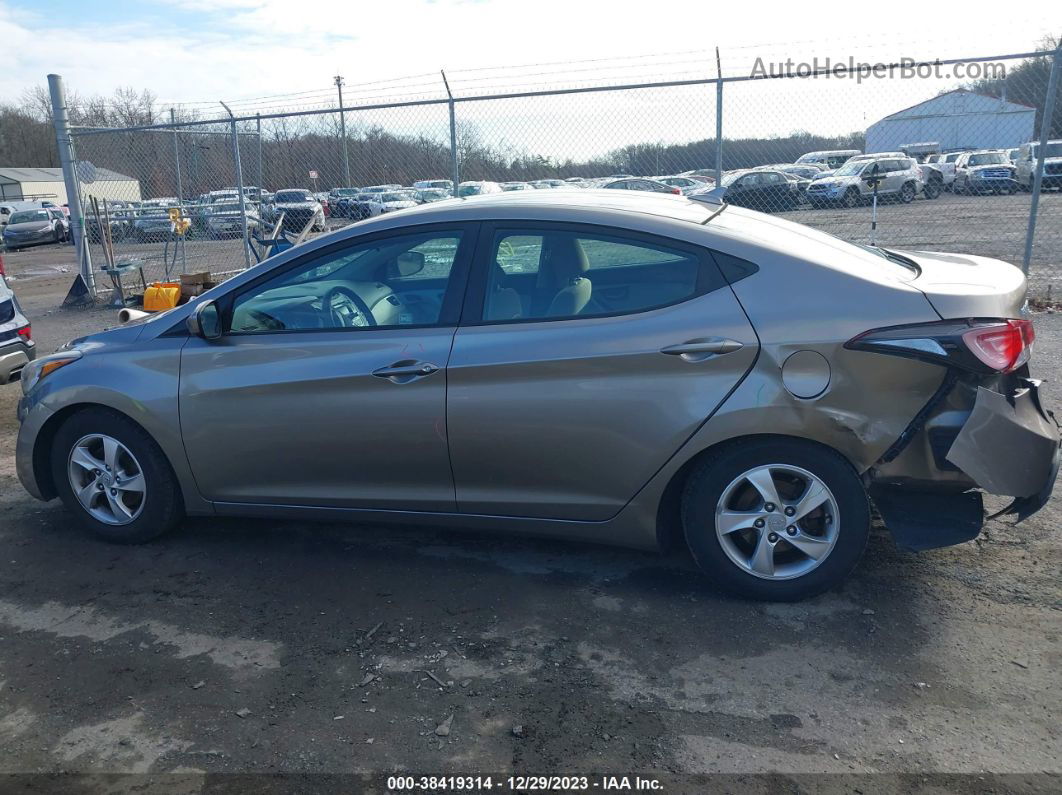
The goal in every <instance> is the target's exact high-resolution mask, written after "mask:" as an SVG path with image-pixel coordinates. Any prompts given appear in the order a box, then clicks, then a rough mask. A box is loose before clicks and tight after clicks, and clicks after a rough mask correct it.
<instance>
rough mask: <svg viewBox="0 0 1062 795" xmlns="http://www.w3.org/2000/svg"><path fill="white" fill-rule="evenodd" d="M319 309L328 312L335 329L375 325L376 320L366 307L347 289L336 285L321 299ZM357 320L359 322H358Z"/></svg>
mask: <svg viewBox="0 0 1062 795" xmlns="http://www.w3.org/2000/svg"><path fill="white" fill-rule="evenodd" d="M321 308H322V309H324V310H326V311H327V312H328V316H329V318H331V321H332V325H333V326H334V327H337V328H355V327H358V326H375V325H376V318H374V317H373V316H372V312H371V311H370V310H369V307H368V305H367V304H366V303H365V301H364V300H363V299H362V297H361V296H360V295H358V294H357V293H356V292H354V291H353V290H351V289H350V288H349V287H343V286H341V285H336V286H335V287H332V288H331V289H329V291H328V292H327V293H325V294H324V297H323V298H322V299H321ZM359 318H360V320H361V322H358V321H359Z"/></svg>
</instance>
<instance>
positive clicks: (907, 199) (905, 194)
mask: <svg viewBox="0 0 1062 795" xmlns="http://www.w3.org/2000/svg"><path fill="white" fill-rule="evenodd" d="M915 193H916V191H915V186H914V185H912V184H911V183H910V182H907V183H905V184H904V186H903V187H902V188H900V201H902V202H903V203H904V204H910V203H911V202H913V201H914V200H915Z"/></svg>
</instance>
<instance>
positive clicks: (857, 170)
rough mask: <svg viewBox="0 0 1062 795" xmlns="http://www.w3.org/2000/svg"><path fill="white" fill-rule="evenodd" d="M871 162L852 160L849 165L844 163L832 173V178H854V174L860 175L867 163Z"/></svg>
mask: <svg viewBox="0 0 1062 795" xmlns="http://www.w3.org/2000/svg"><path fill="white" fill-rule="evenodd" d="M870 162H873V161H870V160H853V161H851V162H849V163H845V164H844V165H843V166H841V167H840V168H839V169H837V170H836V171H834V172H833V173H834V176H837V177H854V176H855V175H856V174H861V173H862V172H863V169H864V168H865V167H866V165H867V163H870Z"/></svg>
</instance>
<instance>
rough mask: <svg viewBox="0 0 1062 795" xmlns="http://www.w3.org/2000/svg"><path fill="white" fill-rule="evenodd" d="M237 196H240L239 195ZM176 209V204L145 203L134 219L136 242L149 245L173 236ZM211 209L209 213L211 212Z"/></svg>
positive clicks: (205, 216) (133, 230) (133, 231)
mask: <svg viewBox="0 0 1062 795" xmlns="http://www.w3.org/2000/svg"><path fill="white" fill-rule="evenodd" d="M236 195H237V196H238V195H239V194H236ZM213 206H214V205H213V204H211V205H209V207H213ZM175 207H176V204H166V203H159V202H157V201H152V202H150V203H149V202H144V203H143V204H142V205H141V207H140V212H138V213H137V215H136V218H134V219H133V229H132V234H133V237H134V238H136V241H137V242H138V243H149V242H152V241H159V240H167V239H169V237H170V235H172V234H173V220H172V219H171V218H170V210H171V209H173V208H175ZM209 207H208V208H207V212H209ZM207 217H209V216H207V215H204V217H203V223H205V221H206V218H207ZM204 229H205V226H204Z"/></svg>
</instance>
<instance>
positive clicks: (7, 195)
mask: <svg viewBox="0 0 1062 795" xmlns="http://www.w3.org/2000/svg"><path fill="white" fill-rule="evenodd" d="M92 176H93V181H92V182H91V183H88V184H84V185H82V189H83V190H84V192H85V194H86V195H92V196H96V197H97V198H100V199H123V200H125V201H139V200H140V182H139V181H138V180H135V179H133V178H132V177H127V176H126V175H125V174H119V173H118V172H117V171H111V170H110V169H106V168H94V169H92ZM43 199H47V200H48V201H53V202H55V203H56V204H59V205H63V204H66V203H67V198H66V183H65V182H63V170H62V169H61V168H5V167H3V166H0V201H8V202H15V201H41V200H43Z"/></svg>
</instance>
